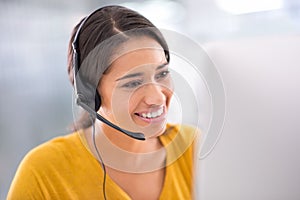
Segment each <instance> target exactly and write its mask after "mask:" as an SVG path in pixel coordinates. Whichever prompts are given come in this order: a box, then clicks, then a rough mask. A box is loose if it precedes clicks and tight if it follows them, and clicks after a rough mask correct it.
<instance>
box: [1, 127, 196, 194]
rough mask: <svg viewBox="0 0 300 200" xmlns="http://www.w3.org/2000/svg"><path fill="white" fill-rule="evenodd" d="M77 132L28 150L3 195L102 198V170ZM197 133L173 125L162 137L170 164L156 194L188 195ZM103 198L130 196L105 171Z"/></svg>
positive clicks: (191, 181) (191, 129) (190, 188)
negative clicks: (5, 193)
mask: <svg viewBox="0 0 300 200" xmlns="http://www.w3.org/2000/svg"><path fill="white" fill-rule="evenodd" d="M81 134H82V132H81V131H79V132H75V133H72V134H69V135H66V136H63V137H58V138H55V139H53V140H51V141H49V142H46V143H44V144H42V145H40V146H39V147H36V148H35V149H33V150H32V151H30V152H29V153H28V154H27V155H26V156H25V158H24V159H23V161H22V162H21V164H20V166H19V168H18V170H17V173H16V175H15V177H14V180H13V182H12V184H11V187H10V190H9V193H8V196H7V199H8V200H27V199H37V200H41V199H55V200H56V199H78V200H85V199H88V200H90V199H91V200H93V199H103V190H102V183H103V182H102V181H103V170H102V168H101V165H100V164H99V163H98V161H97V160H96V159H95V157H94V156H93V155H92V154H91V153H90V151H89V150H88V149H87V148H86V144H85V141H84V140H82V139H81V138H82V137H81V136H80V135H81ZM195 136H196V131H195V129H193V128H191V127H187V126H171V125H167V129H166V132H165V133H164V134H163V135H162V136H160V141H161V142H162V144H163V145H164V147H165V148H166V150H167V151H166V152H167V163H168V165H167V167H166V173H165V180H164V186H163V189H162V192H161V195H160V199H172V200H173V199H192V193H193V192H192V184H193V179H192V177H193V159H194V155H193V146H194V145H193V143H194V142H193V141H194V138H195ZM145 195H146V194H145ZM106 197H107V199H108V200H117V199H122V200H123V199H124V200H129V199H130V197H129V196H128V195H127V194H126V192H124V191H123V190H122V189H121V188H120V187H119V186H118V185H117V184H116V183H115V182H114V181H113V180H112V179H111V178H110V177H109V176H108V175H107V177H106Z"/></svg>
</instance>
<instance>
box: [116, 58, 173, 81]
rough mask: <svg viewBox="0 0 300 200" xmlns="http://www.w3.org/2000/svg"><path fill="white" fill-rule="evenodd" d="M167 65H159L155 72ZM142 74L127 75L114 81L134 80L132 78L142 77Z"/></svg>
mask: <svg viewBox="0 0 300 200" xmlns="http://www.w3.org/2000/svg"><path fill="white" fill-rule="evenodd" d="M168 64H169V63H168V62H166V63H163V64H161V65H159V66H158V67H156V69H155V70H160V69H162V68H164V67H165V66H167V65H168ZM142 75H143V73H142V72H138V73H133V74H128V75H126V76H123V77H121V78H118V79H117V80H116V81H119V80H123V79H127V78H134V77H137V76H142Z"/></svg>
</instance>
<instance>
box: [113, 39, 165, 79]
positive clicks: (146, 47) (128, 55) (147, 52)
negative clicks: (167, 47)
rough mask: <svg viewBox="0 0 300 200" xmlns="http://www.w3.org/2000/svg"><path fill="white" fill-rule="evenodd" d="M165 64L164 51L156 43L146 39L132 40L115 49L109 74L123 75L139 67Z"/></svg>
mask: <svg viewBox="0 0 300 200" xmlns="http://www.w3.org/2000/svg"><path fill="white" fill-rule="evenodd" d="M165 62H166V58H165V53H164V50H163V48H162V47H161V45H160V44H159V43H158V42H157V41H155V40H154V39H151V38H147V37H140V38H134V39H130V40H128V41H127V42H125V43H123V44H122V45H121V46H120V47H119V48H118V49H117V51H116V53H115V55H114V57H113V60H112V64H111V66H110V69H109V73H113V74H124V73H126V72H129V71H132V70H134V69H138V68H141V66H153V67H157V66H158V65H161V64H163V63H165Z"/></svg>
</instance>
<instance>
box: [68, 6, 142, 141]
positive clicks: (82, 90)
mask: <svg viewBox="0 0 300 200" xmlns="http://www.w3.org/2000/svg"><path fill="white" fill-rule="evenodd" d="M100 9H101V8H99V9H97V10H95V11H94V12H92V13H91V14H90V15H88V16H87V17H85V18H84V19H83V20H82V22H81V23H80V25H79V27H78V29H77V31H76V33H75V36H74V39H73V42H72V50H73V76H74V90H75V102H76V104H77V105H79V106H81V107H82V108H83V109H85V110H86V111H87V112H89V113H90V114H91V115H92V116H94V117H96V118H97V119H98V120H100V121H102V122H103V123H105V124H107V125H108V126H110V127H112V128H114V129H116V130H118V131H120V132H122V133H124V134H125V135H127V136H129V137H131V138H134V139H137V140H145V135H144V134H142V133H135V132H131V131H128V130H124V129H122V128H120V127H119V126H117V125H115V124H113V123H111V122H110V121H108V120H107V119H105V118H104V117H103V116H101V115H100V114H99V113H97V111H96V110H97V109H98V108H99V107H100V105H101V98H100V94H99V93H98V92H97V86H95V85H93V84H91V83H90V82H89V81H88V80H87V79H86V78H85V76H84V74H83V73H80V70H79V68H80V54H79V51H78V47H79V35H80V34H79V33H80V31H81V29H82V27H83V25H84V24H85V22H86V21H87V20H88V19H89V18H90V17H91V16H92V15H93V14H94V13H96V12H97V11H99V10H100ZM81 71H82V70H81Z"/></svg>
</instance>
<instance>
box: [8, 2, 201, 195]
mask: <svg viewBox="0 0 300 200" xmlns="http://www.w3.org/2000/svg"><path fill="white" fill-rule="evenodd" d="M169 61H170V55H169V49H168V46H167V44H166V42H165V40H164V38H163V36H162V34H161V33H160V32H159V30H158V29H157V28H156V27H155V26H154V25H153V24H152V23H151V22H150V21H149V20H147V19H146V18H144V17H143V16H142V15H140V14H139V13H137V12H135V11H132V10H129V9H127V8H124V7H120V6H107V7H103V8H100V9H97V10H96V11H94V12H93V13H92V14H91V15H89V16H87V17H86V18H84V19H83V20H82V21H81V22H80V23H79V24H78V25H77V26H76V27H75V29H74V31H73V34H72V37H71V40H70V46H69V65H68V72H69V77H70V80H71V82H72V84H74V88H75V93H76V98H77V103H78V104H79V105H81V106H82V107H83V108H84V109H85V110H86V111H87V113H89V115H85V116H87V118H83V121H79V122H76V123H75V126H74V127H75V129H76V130H74V132H73V133H71V134H69V135H67V136H62V137H58V138H55V139H53V140H51V141H48V142H46V143H44V144H42V145H40V146H39V147H37V148H35V149H33V150H32V151H31V152H30V153H29V154H28V155H26V157H25V158H24V160H23V161H22V163H21V165H20V166H19V169H18V171H17V173H16V176H15V178H14V180H13V183H12V185H11V188H10V191H9V194H8V199H106V198H107V199H192V198H193V190H192V185H193V165H194V162H193V158H194V143H195V138H196V135H197V131H196V129H194V128H192V127H188V126H184V125H172V124H169V123H167V113H168V110H169V106H170V101H171V98H172V95H173V83H172V78H171V74H170V72H169V69H168V68H169ZM95 119H99V120H95ZM28 182H30V184H28Z"/></svg>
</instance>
